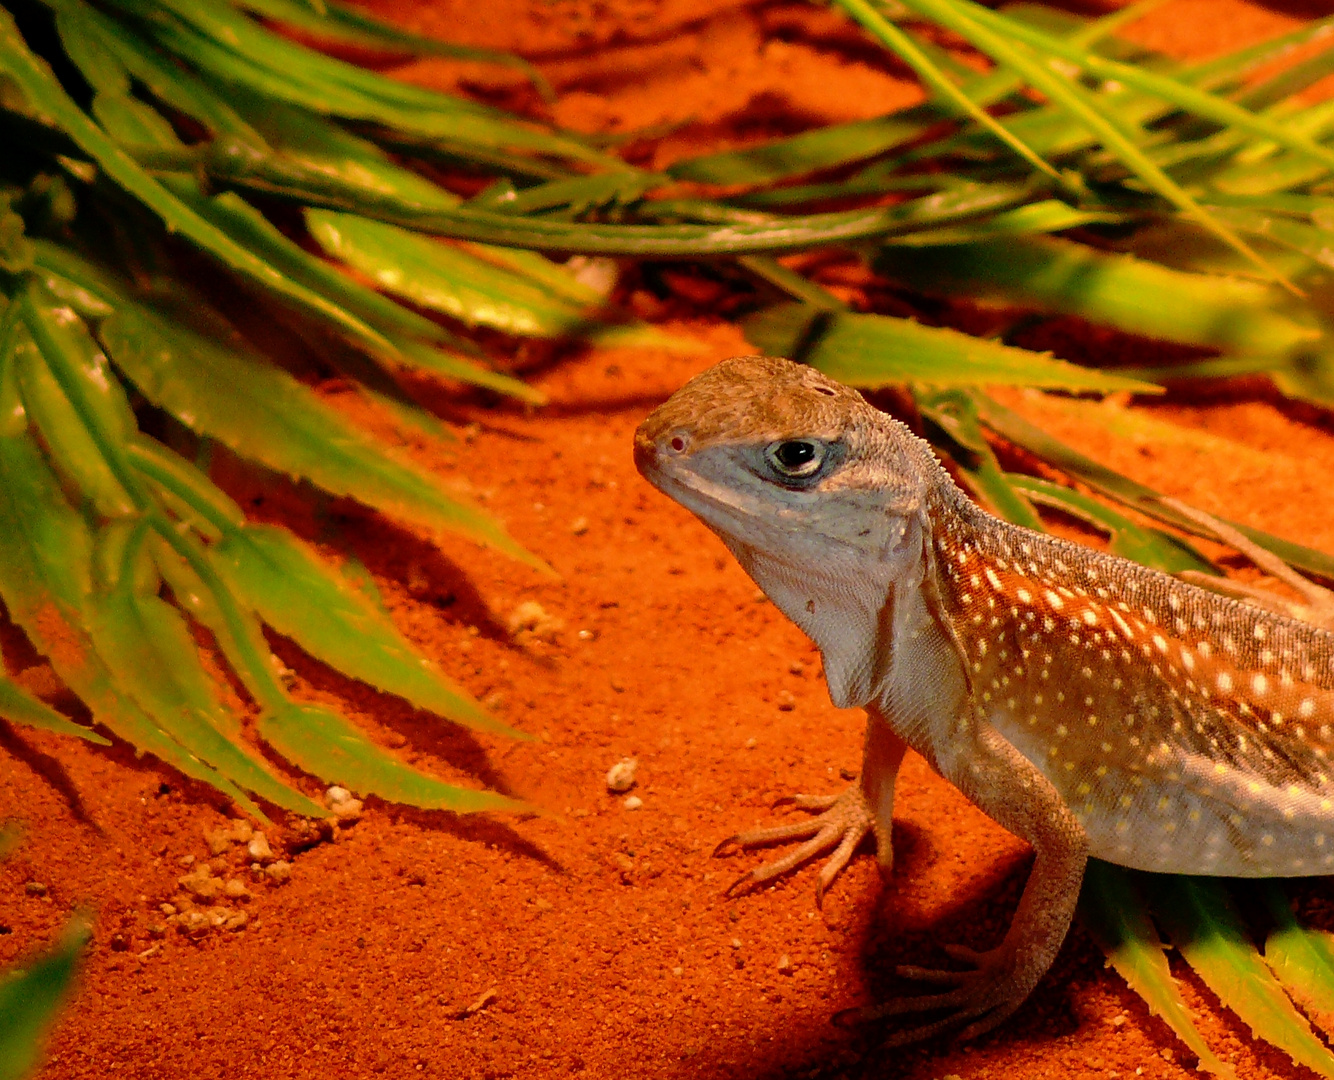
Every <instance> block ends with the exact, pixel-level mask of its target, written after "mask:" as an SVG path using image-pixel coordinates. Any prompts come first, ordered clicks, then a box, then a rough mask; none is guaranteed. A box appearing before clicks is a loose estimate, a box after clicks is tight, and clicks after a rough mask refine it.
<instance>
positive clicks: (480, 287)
mask: <svg viewBox="0 0 1334 1080" xmlns="http://www.w3.org/2000/svg"><path fill="white" fill-rule="evenodd" d="M306 221H307V223H308V225H309V227H310V231H311V235H313V236H314V237H315V239H316V241H318V242H319V244H320V246H321V247H323V248H324V250H325V251H326V252H328V253H329V254H330V255H332V256H334V257H335V258H338V259H340V260H342V261H343V262H345V263H347V264H348V265H349V266H352V267H353V268H355V269H356V270H359V271H361V272H362V273H363V274H366V275H367V276H368V277H370V278H371V279H372V280H374V281H375V283H376V284H377V285H379V286H380V287H381V288H382V289H385V290H386V291H388V292H391V293H393V294H395V295H397V296H402V297H403V298H405V299H407V300H411V301H412V302H413V303H415V304H417V305H419V306H421V307H425V308H429V309H431V310H433V311H439V312H441V313H442V314H445V315H449V316H450V317H452V318H455V319H458V320H460V321H461V322H464V323H466V324H468V325H483V326H491V327H494V328H495V329H497V330H503V331H505V332H506V333H510V334H519V335H524V336H529V337H583V338H588V339H589V340H592V341H596V342H599V343H601V344H605V345H610V344H618V345H654V344H657V345H661V344H664V343H665V342H666V341H667V340H668V339H667V338H666V337H665V335H663V334H662V333H661V332H659V331H657V330H654V329H652V328H651V327H648V326H645V325H643V324H627V325H621V326H617V325H615V324H613V323H608V322H606V321H604V320H601V319H599V318H597V317H596V316H595V315H593V314H590V313H588V312H586V311H584V310H581V309H580V308H579V307H578V306H576V305H575V304H573V303H571V302H569V301H568V300H565V299H564V298H563V297H561V296H559V295H556V294H554V293H552V292H550V291H548V290H545V289H543V288H541V287H540V286H539V285H537V284H536V283H535V282H533V281H531V280H526V279H524V278H521V277H519V276H518V275H515V274H513V273H510V272H509V271H507V270H504V269H503V268H501V267H499V266H496V265H494V264H491V263H488V262H486V261H485V260H483V259H480V258H478V257H477V256H475V255H470V254H469V253H468V252H466V251H463V250H461V249H460V248H456V247H451V246H449V245H447V244H441V243H440V242H439V241H436V240H432V239H429V238H425V237H421V236H418V235H416V234H415V233H411V232H408V231H407V230H406V229H401V228H399V227H398V226H396V225H386V224H384V223H383V222H379V221H369V220H367V219H365V218H360V217H357V216H356V215H353V214H335V213H332V212H330V211H327V210H310V211H307V213H306Z"/></svg>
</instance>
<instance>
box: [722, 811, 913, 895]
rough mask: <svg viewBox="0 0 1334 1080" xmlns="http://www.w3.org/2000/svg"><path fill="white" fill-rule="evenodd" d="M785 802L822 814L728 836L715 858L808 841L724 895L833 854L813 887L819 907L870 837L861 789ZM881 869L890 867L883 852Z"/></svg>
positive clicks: (871, 820)
mask: <svg viewBox="0 0 1334 1080" xmlns="http://www.w3.org/2000/svg"><path fill="white" fill-rule="evenodd" d="M783 801H787V802H791V803H792V804H793V805H795V806H798V807H800V808H801V809H803V810H820V811H823V812H822V813H820V814H818V815H817V816H815V817H813V818H810V819H808V820H806V821H794V822H792V823H791V824H788V825H775V826H772V827H770V828H767V829H750V830H749V831H747V832H743V833H737V834H736V835H735V836H729V837H728V838H727V839H726V840H724V841H723V842H722V843H721V844H719V845H718V846H717V847H716V848H715V849H714V852H713V853H714V854H715V855H719V854H721V853H722V852H724V851H726V850H727V849H728V848H729V847H737V848H743V849H744V848H751V847H760V846H764V845H767V844H776V843H781V842H783V841H785V840H805V841H806V842H805V843H804V844H802V845H800V846H799V847H797V848H794V849H793V850H792V851H789V852H788V853H787V854H786V855H784V856H783V857H782V858H779V859H774V860H773V861H772V862H767V863H765V864H764V865H763V866H760V867H757V868H756V869H754V870H751V871H750V872H749V873H747V874H744V875H742V877H741V878H740V879H739V880H737V881H735V882H734V883H733V884H732V885H731V887H730V888H728V890H727V895H729V896H731V895H732V894H733V893H735V892H736V891H738V890H739V889H742V888H743V887H744V888H751V887H754V886H756V885H759V884H762V883H763V882H766V881H769V880H771V879H772V878H776V877H778V876H779V875H780V874H785V873H787V871H789V870H791V869H792V868H793V867H796V866H799V865H801V864H802V863H804V862H805V861H806V860H807V859H811V858H814V857H815V856H816V855H820V854H822V853H824V852H826V851H828V850H829V849H830V848H833V849H834V853H833V854H832V855H831V856H830V857H829V859H828V861H827V862H826V863H825V864H824V866H823V867H822V868H821V870H820V877H819V880H818V882H817V884H816V903H817V905H818V904H820V903H821V902H822V900H823V898H824V891H825V889H827V888H828V887H829V885H830V884H831V883H832V882H833V880H834V878H836V877H837V876H838V874H839V872H840V871H841V870H842V869H843V867H845V866H846V865H847V864H848V860H849V859H851V858H852V853H853V852H854V851H855V850H856V849H857V845H858V844H860V843H861V842H862V839H863V838H864V837H865V836H866V834H867V833H868V832H870V831H871V829H872V827H873V826H874V823H875V819H874V815H873V814H872V813H871V808H870V807H869V806H868V805H867V803H866V799H865V796H863V794H862V792H861V789H860V788H850V789H848V790H847V791H845V792H843V794H841V795H794V796H791V797H790V798H789V799H787V800H783ZM881 863H882V865H887V864H888V859H887V852H883V851H882V852H881Z"/></svg>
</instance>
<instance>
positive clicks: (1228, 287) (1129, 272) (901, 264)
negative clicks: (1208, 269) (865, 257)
mask: <svg viewBox="0 0 1334 1080" xmlns="http://www.w3.org/2000/svg"><path fill="white" fill-rule="evenodd" d="M877 267H878V268H879V269H881V270H882V271H883V272H885V273H888V274H891V275H892V276H894V277H898V278H902V279H904V280H911V281H912V282H913V283H914V285H915V286H916V287H918V288H921V289H923V290H925V291H928V292H932V291H944V292H947V293H959V292H966V293H968V294H969V295H971V296H979V297H983V298H986V299H991V300H1000V301H1004V302H1008V303H1014V304H1022V305H1024V306H1025V307H1028V308H1037V309H1038V310H1043V311H1059V312H1064V313H1067V314H1071V315H1078V316H1079V317H1080V318H1083V319H1087V320H1088V321H1089V322H1094V323H1103V324H1106V325H1109V326H1114V327H1117V328H1118V329H1121V330H1125V331H1127V332H1128V333H1132V334H1142V335H1144V336H1146V337H1156V338H1161V339H1163V340H1167V341H1179V342H1183V343H1187V344H1193V345H1210V346H1216V347H1218V348H1223V349H1228V350H1229V351H1233V352H1245V353H1261V354H1267V355H1278V356H1284V355H1287V354H1289V353H1291V352H1293V351H1294V350H1296V349H1298V348H1300V347H1302V346H1304V345H1307V344H1309V343H1311V342H1313V341H1315V340H1316V339H1317V338H1318V337H1319V336H1320V331H1319V329H1318V327H1316V326H1313V325H1303V324H1302V323H1301V322H1298V321H1296V320H1295V319H1293V318H1290V317H1289V316H1287V315H1286V314H1283V313H1282V312H1280V311H1279V310H1276V309H1277V308H1278V306H1279V296H1280V295H1281V294H1278V293H1276V291H1275V290H1273V289H1271V288H1269V287H1267V286H1264V285H1260V284H1257V283H1255V282H1250V281H1241V280H1238V279H1236V278H1227V277H1220V276H1214V275H1205V274H1190V273H1186V272H1184V271H1180V270H1172V269H1169V268H1168V267H1165V266H1161V265H1158V264H1157V263H1152V262H1149V261H1147V260H1145V259H1137V258H1134V257H1133V256H1129V255H1115V254H1109V253H1107V252H1102V251H1097V250H1096V249H1094V248H1090V247H1088V246H1086V245H1083V244H1076V243H1073V242H1071V241H1069V240H1062V239H1058V238H1055V237H1036V236H1032V237H1013V238H1007V239H1004V240H991V241H985V242H978V243H971V244H966V245H964V244H959V245H951V246H947V247H937V248H931V249H921V248H914V249H913V250H912V251H911V252H905V251H898V250H894V249H890V248H885V249H883V251H882V253H881V255H880V256H879V257H878V259H877Z"/></svg>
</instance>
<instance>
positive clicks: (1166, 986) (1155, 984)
mask: <svg viewBox="0 0 1334 1080" xmlns="http://www.w3.org/2000/svg"><path fill="white" fill-rule="evenodd" d="M1079 915H1080V918H1081V920H1082V921H1083V923H1084V926H1085V927H1086V928H1087V929H1088V932H1089V934H1090V936H1091V937H1092V938H1093V940H1094V941H1095V942H1097V944H1098V947H1099V948H1100V949H1102V951H1103V952H1104V953H1106V954H1107V959H1108V962H1109V963H1110V964H1111V965H1112V967H1114V968H1115V969H1116V971H1117V974H1119V975H1120V976H1121V978H1123V979H1125V981H1126V983H1127V984H1129V986H1130V988H1131V989H1132V990H1134V991H1135V993H1137V994H1138V995H1139V996H1140V997H1141V998H1143V999H1144V1003H1145V1004H1146V1005H1148V1006H1149V1011H1150V1012H1152V1013H1153V1014H1154V1015H1155V1016H1159V1017H1161V1018H1162V1019H1163V1020H1164V1021H1165V1022H1166V1023H1167V1025H1168V1026H1169V1027H1170V1028H1171V1029H1172V1030H1173V1031H1175V1032H1176V1034H1177V1037H1178V1038H1179V1039H1180V1040H1181V1041H1182V1042H1183V1043H1185V1044H1186V1046H1187V1047H1189V1049H1190V1052H1191V1053H1193V1054H1194V1055H1195V1056H1196V1057H1197V1058H1199V1059H1200V1068H1201V1069H1206V1070H1208V1071H1209V1072H1211V1073H1214V1074H1215V1075H1217V1076H1228V1077H1231V1076H1235V1075H1236V1070H1235V1069H1233V1067H1232V1066H1231V1065H1228V1064H1226V1063H1225V1062H1223V1061H1221V1060H1220V1059H1219V1058H1218V1056H1217V1055H1216V1054H1215V1053H1214V1052H1213V1051H1212V1050H1211V1049H1210V1048H1209V1044H1208V1043H1206V1042H1205V1041H1204V1037H1203V1036H1201V1035H1200V1033H1199V1031H1198V1030H1197V1029H1196V1027H1195V1021H1194V1019H1193V1018H1192V1017H1191V1015H1190V1010H1189V1009H1188V1008H1186V1002H1185V999H1184V998H1182V996H1181V990H1180V989H1179V988H1178V987H1177V984H1176V981H1175V980H1174V979H1173V978H1172V973H1171V971H1170V970H1169V969H1168V966H1167V956H1166V954H1165V953H1164V952H1163V946H1162V942H1161V941H1159V940H1158V932H1157V931H1156V930H1155V929H1154V928H1153V923H1152V922H1151V921H1150V919H1149V911H1148V908H1147V907H1146V906H1145V904H1144V901H1143V899H1141V897H1140V895H1139V891H1138V890H1137V889H1136V888H1135V886H1134V883H1133V882H1132V881H1131V878H1130V874H1129V872H1128V871H1126V870H1124V869H1122V868H1121V867H1119V866H1113V865H1111V864H1110V863H1105V862H1102V861H1101V860H1100V859H1090V860H1089V863H1088V869H1087V870H1085V872H1084V888H1083V891H1082V892H1081V893H1080V897H1079Z"/></svg>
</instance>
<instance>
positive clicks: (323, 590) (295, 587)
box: [208, 525, 526, 738]
mask: <svg viewBox="0 0 1334 1080" xmlns="http://www.w3.org/2000/svg"><path fill="white" fill-rule="evenodd" d="M208 556H209V559H210V560H211V561H212V563H213V565H214V567H215V568H216V569H217V571H218V573H219V575H220V576H221V577H222V579H223V580H224V581H225V582H226V583H227V584H228V585H229V586H230V587H231V589H232V590H233V592H235V594H236V596H237V597H238V599H240V600H241V602H242V603H244V604H245V605H246V606H248V607H249V608H250V609H251V610H252V611H254V612H256V613H257V614H258V615H259V617H260V618H261V619H263V620H264V621H265V622H266V623H268V625H270V626H272V627H273V628H274V629H275V630H277V631H278V633H280V634H283V635H285V636H286V637H290V638H291V639H292V640H294V641H295V642H297V643H298V644H299V645H300V646H301V647H302V648H304V649H305V650H306V651H307V652H308V653H310V654H311V655H312V656H315V657H317V658H319V659H320V660H323V661H324V662H325V663H327V664H329V665H330V666H332V667H334V668H335V669H337V670H338V671H341V672H344V673H345V674H347V675H351V676H353V677H354V678H357V679H361V680H362V681H363V682H366V683H369V684H370V685H371V686H374V687H376V688H378V689H380V690H386V691H388V692H389V693H392V694H397V695H399V696H400V697H403V698H406V699H407V700H408V701H410V702H411V703H412V704H413V705H415V706H417V707H418V708H419V709H428V710H430V711H431V712H434V713H437V714H439V715H440V716H444V717H447V718H448V719H450V720H453V721H455V722H457V723H460V724H465V725H467V726H468V727H472V728H476V729H478V730H480V731H492V732H498V733H500V734H503V735H509V736H511V737H520V738H523V737H526V736H524V735H523V734H522V733H521V732H519V731H516V730H515V729H514V728H512V727H510V726H509V725H508V724H504V723H501V722H500V721H499V720H497V719H496V718H495V717H493V716H492V715H491V714H490V713H489V712H487V711H486V710H485V709H484V708H482V706H481V705H480V704H478V703H477V701H475V700H474V699H473V698H472V696H471V695H469V694H468V693H467V692H466V691H465V690H463V689H461V688H460V687H458V686H456V685H455V684H454V683H453V682H451V681H450V680H449V679H447V678H446V677H445V676H444V674H443V673H442V672H441V671H440V668H439V667H438V666H437V665H436V664H434V663H432V662H431V661H430V660H427V659H426V658H425V657H423V656H421V655H420V654H419V653H418V652H417V651H416V650H414V649H413V648H412V646H411V645H410V644H408V642H407V641H406V640H404V638H403V636H402V635H401V634H400V633H399V632H398V630H397V629H395V627H394V625H393V623H391V622H390V621H389V620H388V619H387V618H386V617H385V616H384V614H383V612H382V611H381V610H380V609H379V608H378V607H377V606H376V605H375V604H374V603H373V602H372V601H371V600H370V599H368V598H367V596H366V594H365V593H364V592H363V591H362V590H361V589H360V588H358V587H356V586H354V585H352V584H351V583H349V582H348V581H346V580H345V579H344V578H343V577H342V576H341V575H340V574H338V573H337V572H336V571H334V570H333V568H332V567H330V566H329V565H328V564H326V563H325V562H323V561H322V560H320V559H318V558H316V557H315V555H314V554H313V553H312V552H310V551H309V550H308V549H306V548H305V547H304V545H302V544H301V543H300V542H299V541H297V540H296V538H295V537H293V536H292V535H291V534H290V533H288V532H287V531H285V530H283V529H276V528H273V527H272V526H266V525H245V526H243V527H241V528H235V529H232V530H230V531H229V532H227V533H226V534H224V536H223V538H222V540H221V541H220V542H219V543H217V544H214V545H213V546H212V547H210V548H209V551H208Z"/></svg>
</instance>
